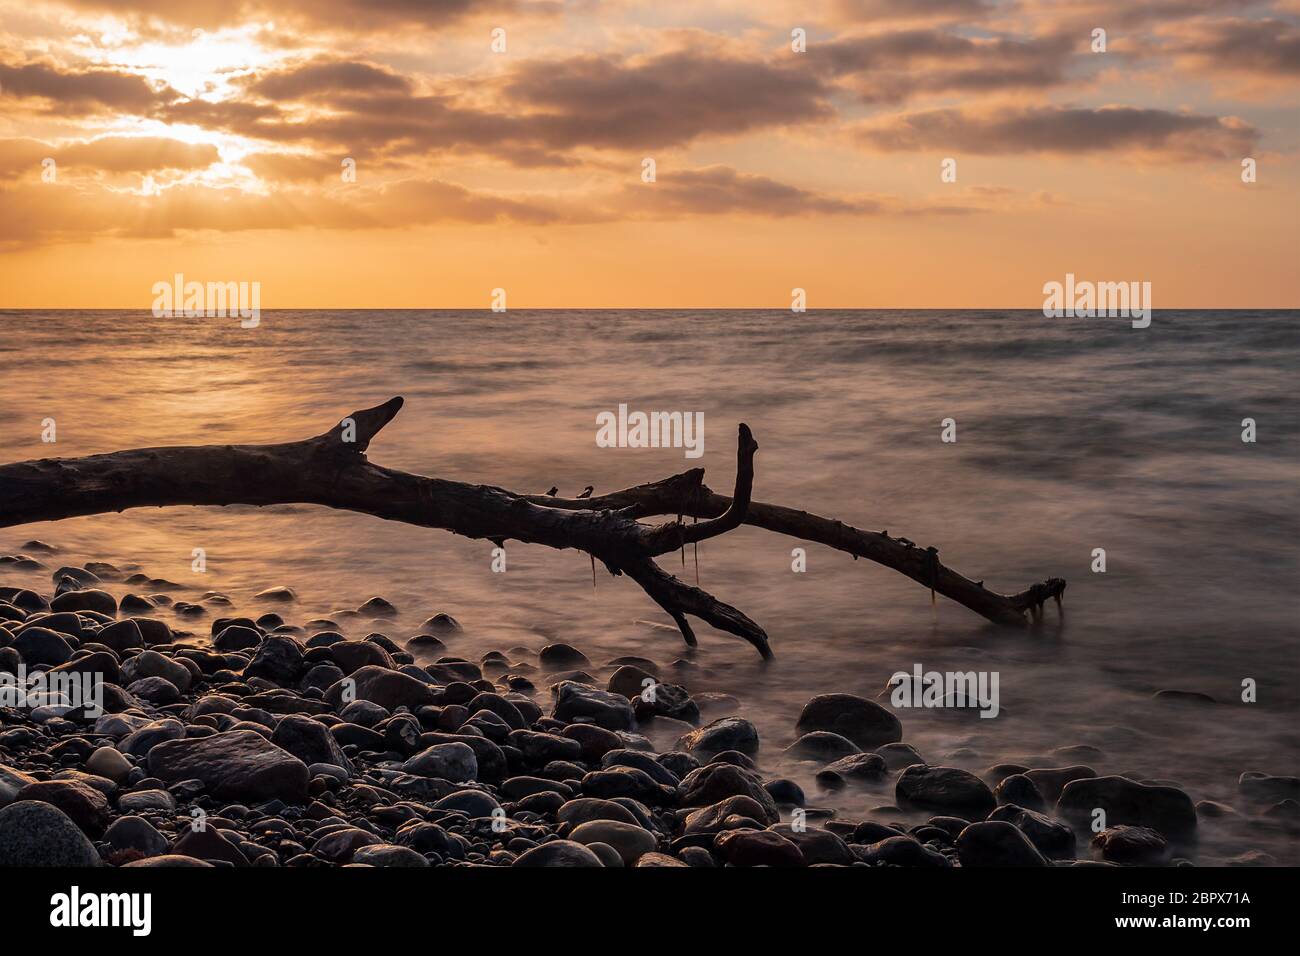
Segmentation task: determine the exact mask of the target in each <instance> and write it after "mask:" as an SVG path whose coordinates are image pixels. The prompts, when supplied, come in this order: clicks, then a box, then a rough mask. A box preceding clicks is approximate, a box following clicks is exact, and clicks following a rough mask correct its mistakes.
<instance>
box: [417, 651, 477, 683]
mask: <svg viewBox="0 0 1300 956" xmlns="http://www.w3.org/2000/svg"><path fill="white" fill-rule="evenodd" d="M424 670H425V672H426V673H427V674H428V675H429V676H430V677H432V678H433V679H434V681H436V682H437V683H439V684H450V683H452V682H453V681H466V682H472V681H477V680H482V679H483V671H482V670H481V669H480V668H479V666H478V665H477V664H475V663H473V662H471V661H463V660H458V659H454V658H447V657H444V658H442V659H440V660H438V661H437V662H436V663H433V664H426V665H425V668H424Z"/></svg>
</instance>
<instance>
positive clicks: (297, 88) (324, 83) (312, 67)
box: [242, 57, 412, 101]
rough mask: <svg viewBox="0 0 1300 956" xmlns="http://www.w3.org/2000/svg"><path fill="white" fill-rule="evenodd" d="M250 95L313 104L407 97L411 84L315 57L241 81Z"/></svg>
mask: <svg viewBox="0 0 1300 956" xmlns="http://www.w3.org/2000/svg"><path fill="white" fill-rule="evenodd" d="M242 85H243V86H244V87H245V88H246V89H248V90H249V91H250V92H251V93H254V94H256V95H258V96H262V97H265V98H267V99H272V100H299V101H302V100H316V99H322V98H326V97H328V96H329V95H330V94H344V95H349V94H350V95H360V96H365V95H369V94H373V93H409V92H410V91H411V87H412V84H411V81H410V80H409V79H407V78H406V77H404V76H402V75H401V74H398V73H394V72H393V71H392V70H389V69H387V68H385V67H380V66H375V65H374V64H371V63H363V62H359V61H354V60H338V59H332V58H328V57H318V58H316V59H313V60H308V61H305V62H301V63H296V64H292V65H289V66H285V67H281V68H279V69H276V70H272V71H269V72H265V73H261V74H257V75H254V76H250V77H247V78H245V79H244V81H243V83H242Z"/></svg>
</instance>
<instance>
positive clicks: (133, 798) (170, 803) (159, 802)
mask: <svg viewBox="0 0 1300 956" xmlns="http://www.w3.org/2000/svg"><path fill="white" fill-rule="evenodd" d="M117 808H118V810H120V811H121V812H122V813H144V812H147V811H150V810H175V809H176V798H175V797H173V796H172V795H171V794H170V793H168V792H167V791H166V790H135V791H132V792H131V793H124V794H122V795H121V796H120V797H118V800H117Z"/></svg>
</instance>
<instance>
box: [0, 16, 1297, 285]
mask: <svg viewBox="0 0 1300 956" xmlns="http://www.w3.org/2000/svg"><path fill="white" fill-rule="evenodd" d="M808 6H809V5H807V4H795V3H786V2H784V0H777V2H768V3H760V4H753V3H749V2H740V0H690V2H686V0H668V2H655V3H631V2H619V0H615V2H603V3H599V4H597V3H595V2H577V3H567V4H562V3H556V2H549V0H534V2H519V0H447V2H442V3H414V2H411V0H366V2H364V3H363V2H362V0H282V2H278V3H274V4H270V3H262V2H257V0H254V2H243V3H241V2H238V0H198V2H192V3H185V2H163V0H64V2H53V0H37V2H32V0H22V2H16V0H0V41H3V42H0V51H3V52H0V307H8V308H28V307H32V308H39V307H85V308H95V307H98V308H107V307H139V308H148V307H149V306H150V304H151V302H152V300H153V295H152V287H153V284H154V283H155V282H158V281H169V280H170V279H171V277H172V276H173V275H174V274H175V273H177V272H181V273H184V274H185V276H186V278H187V279H197V280H200V281H221V282H228V281H249V282H259V283H260V285H261V304H262V307H263V308H277V307H371V308H380V307H387V306H406V307H430V308H462V307H464V308H486V307H488V305H489V303H490V297H491V294H492V290H493V289H495V288H504V289H505V290H506V291H507V295H508V304H509V306H510V307H512V308H521V307H663V308H667V307H715V308H722V307H772V308H785V307H788V306H789V304H790V296H791V290H792V289H793V288H795V287H800V288H803V289H806V290H807V298H808V306H809V307H810V308H831V307H908V306H911V307H958V306H968V307H980V306H1008V307H1012V306H1014V307H1029V308H1037V307H1039V306H1041V305H1042V301H1043V296H1042V291H1041V290H1042V286H1043V284H1044V283H1045V282H1049V281H1053V280H1060V279H1061V278H1063V276H1064V275H1065V273H1067V272H1072V273H1074V274H1076V275H1077V276H1079V277H1080V278H1087V279H1094V280H1099V281H1139V280H1140V281H1149V282H1151V284H1152V289H1153V293H1152V294H1153V302H1154V304H1155V306H1156V308H1162V307H1164V308H1173V307H1236V308H1244V307H1261V308H1267V307H1300V279H1297V270H1296V250H1297V234H1298V232H1300V230H1298V228H1297V225H1296V222H1297V215H1296V213H1297V210H1300V202H1298V201H1297V200H1300V187H1297V182H1300V160H1298V159H1297V149H1298V147H1300V135H1298V124H1297V109H1298V108H1300V107H1298V106H1297V104H1300V96H1297V93H1298V92H1300V82H1298V81H1300V0H1273V2H1269V0H1264V2H1258V3H1251V2H1244V0H1148V2H1144V3H1141V4H1134V3H1132V2H1129V0H1053V2H1045V0H1022V2H1017V3H1010V2H997V0H828V2H826V3H822V4H818V5H816V8H817V9H816V12H809V9H808ZM1097 28H1101V29H1104V30H1105V31H1106V37H1105V43H1106V49H1105V51H1104V52H1100V51H1094V50H1093V45H1094V39H1093V33H1094V30H1096V29H1097ZM497 29H500V30H504V45H505V48H504V50H502V49H499V48H498V49H495V50H494V49H493V44H494V39H493V31H494V30H497ZM795 29H799V30H802V31H804V33H805V34H806V38H807V39H806V48H805V49H804V50H803V51H802V52H800V51H796V50H795V49H793V48H792V31H793V30H795ZM498 37H500V34H498ZM497 46H498V47H499V46H500V41H499V40H498V41H497ZM946 158H951V159H954V160H955V161H956V165H955V168H956V181H955V182H945V181H943V179H942V178H941V163H942V162H943V160H945V159H946ZM1245 158H1251V159H1254V160H1255V163H1256V166H1257V176H1258V179H1257V181H1256V182H1254V183H1244V182H1243V181H1242V160H1243V159H1245ZM647 159H652V160H653V161H654V164H655V180H654V181H653V182H645V181H643V166H644V164H645V161H646V160H647ZM348 160H351V161H354V163H355V171H356V175H355V181H352V177H349V176H346V175H345V173H346V172H347V168H348V165H347V161H348Z"/></svg>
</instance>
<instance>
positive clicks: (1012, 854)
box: [957, 820, 1048, 866]
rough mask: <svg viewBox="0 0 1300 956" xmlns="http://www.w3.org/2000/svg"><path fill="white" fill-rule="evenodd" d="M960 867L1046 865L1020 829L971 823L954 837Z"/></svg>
mask: <svg viewBox="0 0 1300 956" xmlns="http://www.w3.org/2000/svg"><path fill="white" fill-rule="evenodd" d="M957 858H958V859H959V860H961V865H962V866H1047V865H1048V864H1047V860H1046V858H1045V857H1044V856H1043V855H1042V854H1041V853H1039V852H1038V849H1037V848H1036V847H1035V846H1034V845H1033V844H1032V843H1031V842H1029V838H1028V837H1027V836H1025V834H1024V833H1023V832H1021V830H1020V829H1019V828H1018V827H1016V826H1014V825H1013V824H1010V823H1007V822H1006V821H1003V820H985V821H983V822H980V823H972V824H971V825H970V826H968V827H967V828H966V829H965V830H962V831H961V835H960V836H958V837H957Z"/></svg>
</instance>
